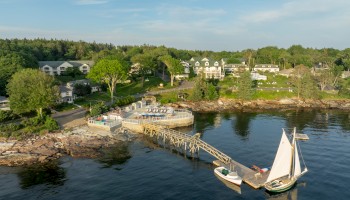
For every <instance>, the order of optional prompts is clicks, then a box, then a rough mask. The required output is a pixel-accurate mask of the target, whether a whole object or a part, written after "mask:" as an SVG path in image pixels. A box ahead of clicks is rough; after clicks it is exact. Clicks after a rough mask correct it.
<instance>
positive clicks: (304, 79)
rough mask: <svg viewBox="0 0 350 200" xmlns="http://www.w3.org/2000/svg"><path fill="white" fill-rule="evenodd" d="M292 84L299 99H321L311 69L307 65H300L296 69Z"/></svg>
mask: <svg viewBox="0 0 350 200" xmlns="http://www.w3.org/2000/svg"><path fill="white" fill-rule="evenodd" d="M291 82H292V85H293V87H294V91H295V92H296V93H297V96H298V98H300V97H302V98H305V99H314V98H318V97H319V95H318V89H317V85H316V82H315V80H314V78H313V77H312V75H311V72H310V69H309V68H307V67H306V66H305V65H298V66H296V67H295V68H294V71H293V74H292V78H291Z"/></svg>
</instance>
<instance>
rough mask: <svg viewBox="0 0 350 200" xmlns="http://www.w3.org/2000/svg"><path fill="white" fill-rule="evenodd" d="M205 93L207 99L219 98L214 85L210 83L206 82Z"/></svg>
mask: <svg viewBox="0 0 350 200" xmlns="http://www.w3.org/2000/svg"><path fill="white" fill-rule="evenodd" d="M206 88H207V89H206V90H205V91H204V93H205V98H206V99H207V100H215V99H218V98H219V95H218V92H217V91H216V87H215V86H214V85H213V84H212V83H207V86H206Z"/></svg>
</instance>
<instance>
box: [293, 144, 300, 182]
mask: <svg viewBox="0 0 350 200" xmlns="http://www.w3.org/2000/svg"><path fill="white" fill-rule="evenodd" d="M294 156H295V158H294V173H293V175H294V176H299V175H300V174H301V167H300V160H299V153H298V148H297V144H296V143H295V148H294Z"/></svg>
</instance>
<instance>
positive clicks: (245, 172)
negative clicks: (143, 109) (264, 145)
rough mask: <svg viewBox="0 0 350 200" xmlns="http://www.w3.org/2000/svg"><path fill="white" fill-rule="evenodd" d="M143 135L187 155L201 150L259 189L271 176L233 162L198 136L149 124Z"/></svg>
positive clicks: (144, 125) (146, 125) (144, 126)
mask: <svg viewBox="0 0 350 200" xmlns="http://www.w3.org/2000/svg"><path fill="white" fill-rule="evenodd" d="M143 130H144V131H143V134H145V135H147V136H149V137H151V138H154V139H155V141H156V142H158V143H163V144H164V145H165V144H169V145H172V146H173V147H176V148H179V149H182V150H183V151H184V152H185V153H186V151H189V152H190V153H192V154H193V153H196V152H197V153H198V152H199V150H200V149H202V150H204V151H206V152H208V153H209V154H211V155H212V156H214V157H215V158H217V159H219V160H215V161H213V163H214V164H215V165H217V166H224V167H226V168H227V169H231V170H235V171H237V173H238V175H240V176H241V177H242V179H243V181H244V182H245V183H246V184H248V185H250V186H251V187H253V188H255V189H258V188H260V187H262V186H263V185H264V183H265V182H266V179H267V177H268V175H269V173H270V172H269V171H268V172H266V173H259V172H256V171H254V170H252V169H250V168H249V167H246V166H244V165H243V164H241V163H239V162H237V161H235V160H233V159H232V158H231V157H229V156H227V155H226V154H224V153H222V152H221V151H219V150H218V149H216V148H215V147H213V146H211V145H209V144H208V143H206V142H204V141H202V140H201V139H200V137H199V135H198V134H195V135H188V134H185V133H182V132H180V131H175V130H173V129H169V128H166V127H165V126H161V125H157V124H153V123H147V124H143Z"/></svg>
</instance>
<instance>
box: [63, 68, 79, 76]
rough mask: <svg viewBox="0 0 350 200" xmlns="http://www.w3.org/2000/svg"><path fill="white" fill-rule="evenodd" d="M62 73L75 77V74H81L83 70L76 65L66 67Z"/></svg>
mask: <svg viewBox="0 0 350 200" xmlns="http://www.w3.org/2000/svg"><path fill="white" fill-rule="evenodd" d="M62 75H63V76H71V77H73V78H75V76H79V75H83V72H81V71H80V70H79V68H78V67H68V68H67V69H66V71H64V72H63V73H62Z"/></svg>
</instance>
